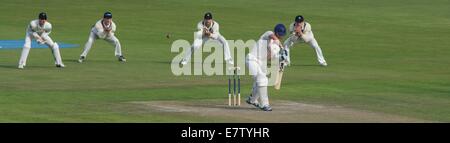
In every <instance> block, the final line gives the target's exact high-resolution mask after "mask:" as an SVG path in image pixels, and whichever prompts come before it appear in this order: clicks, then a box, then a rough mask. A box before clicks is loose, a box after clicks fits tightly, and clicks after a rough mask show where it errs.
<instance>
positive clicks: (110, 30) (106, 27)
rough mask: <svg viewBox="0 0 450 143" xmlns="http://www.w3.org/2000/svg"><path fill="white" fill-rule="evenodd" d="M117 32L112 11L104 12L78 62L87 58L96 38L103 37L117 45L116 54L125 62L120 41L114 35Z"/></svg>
mask: <svg viewBox="0 0 450 143" xmlns="http://www.w3.org/2000/svg"><path fill="white" fill-rule="evenodd" d="M114 32H116V24H115V23H114V22H113V21H112V14H111V12H105V14H103V19H100V20H99V21H97V23H95V24H94V26H92V29H91V32H90V34H89V39H88V41H87V42H86V45H85V46H84V50H83V53H81V55H80V59H79V60H78V62H80V63H82V62H83V61H85V60H86V56H87V54H88V52H89V50H90V49H91V48H92V44H93V43H94V40H96V39H103V40H105V41H107V42H109V43H111V44H112V45H114V47H115V56H116V57H117V58H118V60H119V61H120V62H125V61H126V59H125V57H124V56H123V55H122V49H121V45H120V42H119V39H117V37H116V36H115V35H114Z"/></svg>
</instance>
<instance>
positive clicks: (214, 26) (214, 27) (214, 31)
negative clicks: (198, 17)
mask: <svg viewBox="0 0 450 143" xmlns="http://www.w3.org/2000/svg"><path fill="white" fill-rule="evenodd" d="M204 28H206V29H208V31H209V32H211V37H212V38H214V39H217V38H218V37H219V35H220V33H219V23H217V22H216V21H214V20H213V22H212V23H211V25H210V26H209V27H207V26H206V24H205V22H204V21H203V20H202V21H200V22H199V23H198V24H197V30H198V31H201V32H202V33H203V29H204Z"/></svg>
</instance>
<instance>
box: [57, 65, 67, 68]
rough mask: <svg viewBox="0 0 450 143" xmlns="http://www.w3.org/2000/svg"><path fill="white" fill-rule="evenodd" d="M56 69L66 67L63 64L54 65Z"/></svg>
mask: <svg viewBox="0 0 450 143" xmlns="http://www.w3.org/2000/svg"><path fill="white" fill-rule="evenodd" d="M56 67H57V68H64V67H66V66H65V65H64V64H56Z"/></svg>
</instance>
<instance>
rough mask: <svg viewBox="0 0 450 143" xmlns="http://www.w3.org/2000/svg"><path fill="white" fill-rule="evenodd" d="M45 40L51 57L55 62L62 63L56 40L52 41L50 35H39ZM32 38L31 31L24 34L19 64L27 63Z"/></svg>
mask: <svg viewBox="0 0 450 143" xmlns="http://www.w3.org/2000/svg"><path fill="white" fill-rule="evenodd" d="M41 38H42V39H43V40H45V45H47V46H48V47H49V48H50V50H51V51H52V53H53V58H54V59H55V64H57V65H62V64H63V62H62V59H61V53H60V52H59V46H58V44H57V43H56V42H53V40H52V38H50V36H48V35H45V36H42V37H41ZM32 39H34V37H33V36H32V34H31V33H28V32H27V34H26V36H25V44H24V45H23V49H22V54H21V55H20V60H19V65H23V66H25V65H26V64H27V58H28V54H29V53H30V49H31V40H32Z"/></svg>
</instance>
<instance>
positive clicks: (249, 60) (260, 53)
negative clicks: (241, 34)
mask: <svg viewBox="0 0 450 143" xmlns="http://www.w3.org/2000/svg"><path fill="white" fill-rule="evenodd" d="M285 35H286V27H285V26H284V25H283V24H277V25H276V26H275V28H274V31H267V32H265V33H264V34H263V35H262V36H261V37H260V39H259V40H258V41H257V43H256V44H255V46H254V47H253V48H252V49H251V50H250V52H249V53H248V55H247V57H246V65H247V67H248V69H249V72H250V74H251V75H252V76H253V80H254V83H253V88H252V93H251V95H250V96H249V97H248V98H247V100H246V102H247V103H248V104H250V105H254V106H255V107H257V108H260V109H261V110H264V111H272V108H271V107H270V104H269V95H268V92H267V86H268V84H269V79H268V78H267V61H268V60H271V59H274V58H278V56H279V53H280V52H279V51H280V50H281V47H283V46H282V45H281V42H280V40H281V38H282V37H283V36H285ZM258 100H259V101H258Z"/></svg>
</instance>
